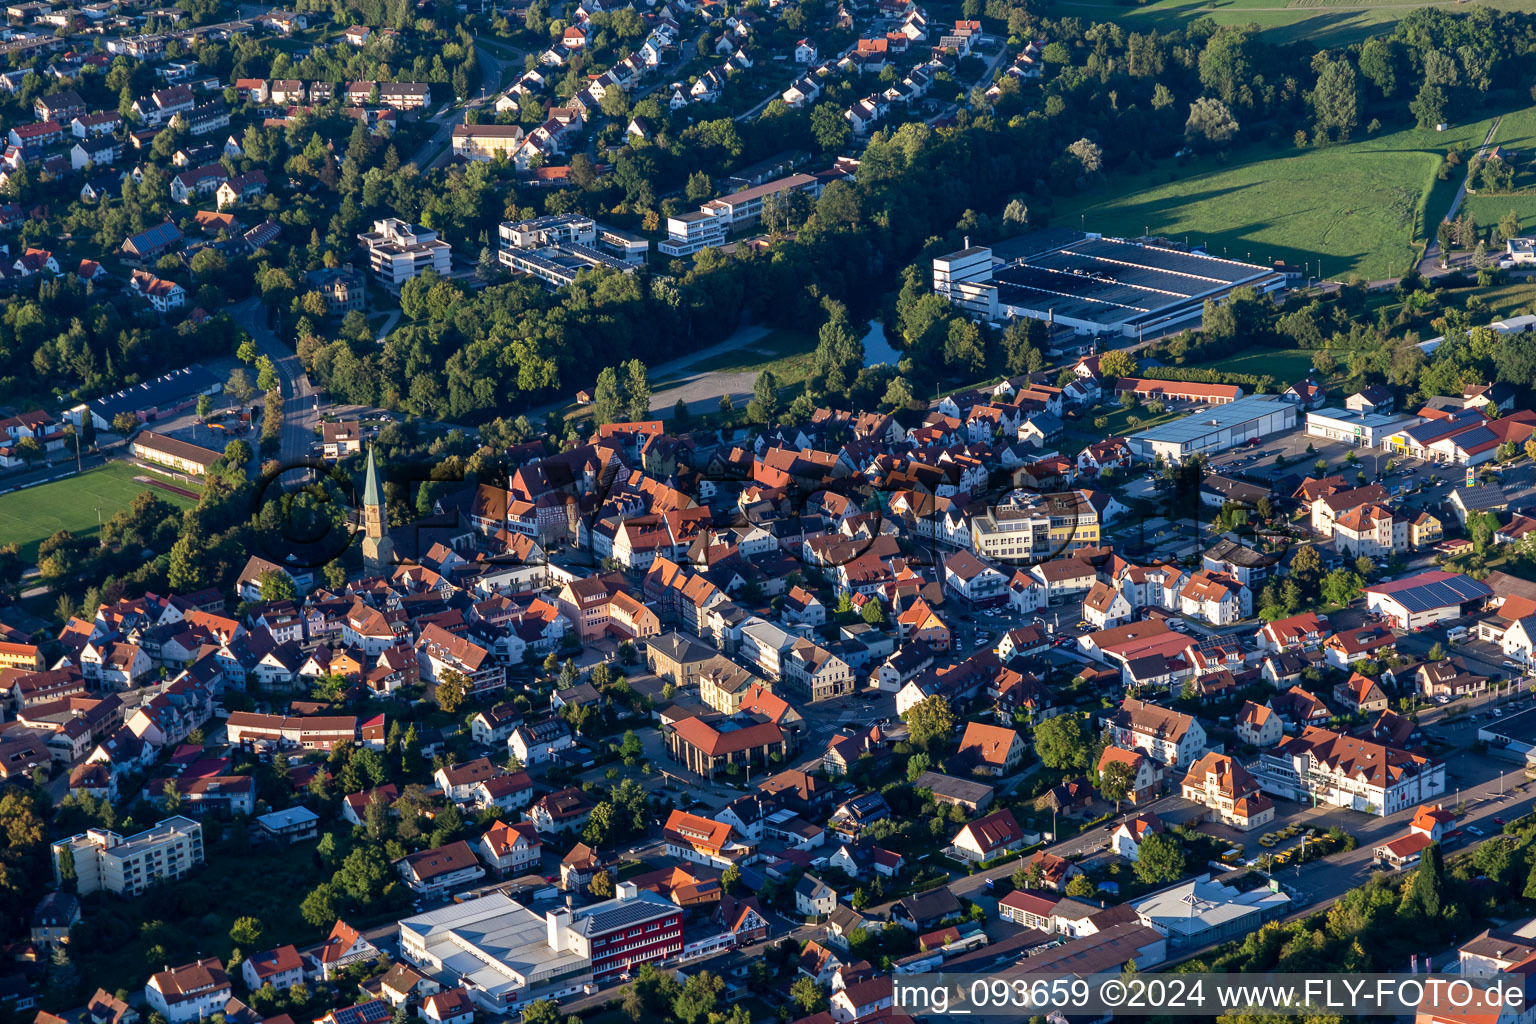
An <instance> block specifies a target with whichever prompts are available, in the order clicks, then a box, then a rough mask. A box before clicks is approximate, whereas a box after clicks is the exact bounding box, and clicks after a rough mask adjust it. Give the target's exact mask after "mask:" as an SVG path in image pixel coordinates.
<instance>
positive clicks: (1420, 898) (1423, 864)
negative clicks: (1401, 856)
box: [1403, 843, 1445, 921]
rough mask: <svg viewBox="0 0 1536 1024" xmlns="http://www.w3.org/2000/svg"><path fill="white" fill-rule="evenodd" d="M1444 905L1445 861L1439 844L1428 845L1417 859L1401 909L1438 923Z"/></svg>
mask: <svg viewBox="0 0 1536 1024" xmlns="http://www.w3.org/2000/svg"><path fill="white" fill-rule="evenodd" d="M1444 905H1445V859H1444V857H1443V856H1442V855H1441V853H1440V844H1439V843H1430V844H1429V847H1428V848H1427V849H1425V851H1424V854H1423V856H1422V857H1421V858H1420V859H1419V867H1418V870H1417V871H1415V872H1414V873H1413V883H1412V884H1411V885H1409V887H1408V898H1407V899H1405V900H1404V901H1403V909H1404V910H1407V911H1408V912H1409V913H1410V914H1412V915H1413V916H1416V917H1418V918H1420V919H1421V920H1424V921H1439V919H1440V911H1441V908H1442V907H1444Z"/></svg>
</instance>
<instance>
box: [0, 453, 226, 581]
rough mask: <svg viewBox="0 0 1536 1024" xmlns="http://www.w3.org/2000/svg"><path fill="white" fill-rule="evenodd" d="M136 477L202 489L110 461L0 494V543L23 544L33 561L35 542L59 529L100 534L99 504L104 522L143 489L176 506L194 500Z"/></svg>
mask: <svg viewBox="0 0 1536 1024" xmlns="http://www.w3.org/2000/svg"><path fill="white" fill-rule="evenodd" d="M135 476H145V477H154V478H156V479H165V482H166V483H168V484H170V485H172V486H174V487H179V488H181V489H183V490H192V491H195V490H198V489H199V488H198V486H197V485H196V484H190V485H189V484H187V483H184V482H183V481H180V480H171V479H169V478H160V477H157V476H156V474H154V473H151V472H149V471H148V470H143V469H139V468H137V467H135V466H131V465H129V464H128V463H126V462H109V463H107V464H106V465H105V466H99V467H97V468H96V469H91V470H87V471H86V472H84V473H82V474H80V475H79V476H72V477H69V478H67V479H64V480H55V481H54V482H53V483H49V484H43V485H42V486H40V487H29V488H27V489H26V490H24V491H15V492H13V493H11V494H6V495H0V544H12V543H15V544H20V545H21V554H22V557H23V558H24V559H26V560H27V562H29V563H30V562H31V561H32V560H33V559H35V558H36V557H37V546H38V545H39V544H40V543H42V542H43V541H44V540H46V539H47V538H49V537H51V536H53V535H54V534H55V533H57V532H58V531H60V530H69V531H71V532H73V533H74V534H75V535H76V536H79V537H94V536H96V532H97V527H96V510H97V509H98V508H99V509H101V521H102V522H106V521H107V520H108V519H111V518H112V516H113V515H115V514H116V513H118V512H120V511H121V510H123V509H125V508H127V507H128V506H129V505H130V504H131V503H132V502H133V499H134V498H136V497H138V495H139V494H140V492H142V491H150V490H152V491H154V492H155V494H156V496H158V497H160V498H162V499H164V500H166V501H168V502H170V503H171V504H173V505H179V506H181V507H183V508H190V507H192V505H193V502H192V500H191V499H189V498H186V497H183V496H182V495H180V494H176V493H174V492H172V491H168V490H165V489H164V488H160V487H151V486H150V485H149V484H147V483H143V482H140V481H136V480H134V479H133V478H134V477H135Z"/></svg>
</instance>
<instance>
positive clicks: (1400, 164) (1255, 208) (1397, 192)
mask: <svg viewBox="0 0 1536 1024" xmlns="http://www.w3.org/2000/svg"><path fill="white" fill-rule="evenodd" d="M1524 114H1525V112H1523V111H1522V112H1521V113H1520V114H1518V115H1516V120H1517V122H1518V123H1520V124H1522V125H1523V123H1524V122H1523V118H1524ZM1491 123H1492V119H1491V118H1487V119H1483V120H1480V121H1475V122H1472V123H1470V124H1464V125H1454V126H1452V127H1451V128H1449V129H1447V130H1446V131H1443V132H1436V131H1434V130H1432V129H1427V128H1425V129H1419V128H1411V129H1406V130H1404V131H1398V132H1392V133H1390V134H1386V135H1378V136H1374V137H1372V136H1364V135H1362V136H1361V137H1359V138H1357V139H1356V140H1354V141H1352V142H1349V143H1347V144H1344V145H1335V146H1328V147H1325V148H1323V149H1313V148H1307V149H1296V148H1295V147H1294V146H1292V145H1291V144H1289V142H1286V143H1284V144H1282V145H1280V146H1278V147H1272V146H1269V145H1255V146H1250V147H1247V148H1245V149H1243V150H1241V151H1240V152H1238V153H1236V154H1233V155H1232V156H1231V157H1230V158H1229V160H1228V162H1227V163H1222V162H1220V161H1219V160H1217V159H1215V158H1214V157H1207V158H1203V159H1200V160H1197V161H1194V162H1192V163H1190V164H1187V165H1185V166H1183V167H1178V166H1175V165H1174V163H1173V161H1171V160H1168V161H1164V162H1162V163H1161V164H1160V165H1159V166H1158V167H1157V168H1155V169H1154V170H1152V171H1150V172H1148V173H1146V174H1143V175H1139V176H1136V177H1132V178H1126V177H1118V176H1117V177H1116V178H1114V179H1113V180H1112V183H1106V184H1105V185H1103V186H1101V187H1099V188H1097V189H1094V190H1090V191H1088V192H1086V193H1084V194H1083V195H1080V196H1075V197H1073V198H1071V199H1068V200H1065V201H1064V202H1062V203H1061V204H1059V205H1058V207H1057V208H1056V211H1055V212H1054V214H1053V216H1052V218H1051V223H1052V225H1054V226H1057V227H1071V228H1076V227H1079V226H1082V227H1085V228H1086V229H1088V230H1089V231H1100V232H1103V233H1104V234H1107V235H1117V236H1122V237H1134V236H1137V235H1140V234H1142V233H1144V232H1151V233H1152V234H1161V235H1166V236H1168V237H1170V238H1176V239H1180V240H1183V239H1186V238H1187V239H1188V240H1189V241H1190V243H1191V244H1194V243H1197V242H1204V243H1205V244H1206V246H1207V247H1208V249H1209V251H1210V253H1211V254H1212V255H1215V256H1221V255H1226V256H1230V257H1231V258H1233V259H1239V260H1252V261H1253V262H1256V263H1268V262H1270V261H1273V260H1285V261H1287V262H1289V263H1294V264H1296V265H1297V266H1301V265H1302V264H1305V263H1310V264H1311V267H1310V268H1309V272H1310V273H1312V274H1314V275H1315V274H1316V269H1315V268H1316V267H1317V266H1318V261H1319V258H1321V266H1322V275H1321V276H1323V277H1325V278H1334V279H1342V278H1346V277H1348V276H1349V275H1350V274H1352V273H1357V274H1360V275H1361V276H1362V277H1364V278H1366V279H1367V280H1383V279H1387V278H1394V277H1400V276H1401V275H1402V274H1403V273H1404V272H1406V271H1407V270H1408V269H1409V267H1411V266H1412V265H1413V262H1414V259H1415V258H1416V257H1417V255H1418V254H1419V251H1420V250H1419V243H1421V242H1422V241H1423V240H1424V238H1425V235H1426V231H1425V228H1424V225H1425V221H1426V218H1427V217H1428V218H1432V217H1433V216H1434V210H1435V206H1436V205H1437V204H1436V202H1435V200H1437V199H1438V200H1439V201H1440V208H1441V209H1442V210H1443V209H1444V207H1445V206H1449V204H1450V197H1451V195H1453V194H1454V192H1455V186H1454V184H1449V185H1447V184H1446V183H1440V182H1437V180H1436V177H1435V172H1436V170H1437V169H1438V167H1439V165H1440V162H1441V159H1442V154H1443V153H1444V152H1445V151H1446V150H1447V149H1449V148H1451V147H1453V146H1454V147H1458V148H1461V149H1463V150H1466V151H1471V150H1473V149H1475V148H1476V147H1477V145H1478V144H1480V143H1481V142H1482V141H1483V139H1484V137H1485V136H1486V135H1487V133H1488V128H1489V125H1490V124H1491ZM1520 134H1523V131H1522V132H1521V133H1520ZM1501 136H1502V132H1501ZM1437 185H1440V186H1441V187H1440V188H1436V186H1437ZM1442 193H1444V194H1443V195H1442Z"/></svg>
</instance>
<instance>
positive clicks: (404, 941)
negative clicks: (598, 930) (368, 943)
mask: <svg viewBox="0 0 1536 1024" xmlns="http://www.w3.org/2000/svg"><path fill="white" fill-rule="evenodd" d="M553 931H554V927H553V926H552V925H551V924H550V922H549V921H548V920H547V919H546V918H544V917H541V916H540V915H538V914H535V913H534V912H533V911H531V910H528V909H526V908H524V907H522V906H520V905H518V904H517V903H516V902H514V901H513V900H511V899H509V898H507V897H506V896H502V895H500V894H497V895H494V896H483V897H481V898H480V899H475V900H468V901H466V902H464V903H458V904H454V905H452V906H447V907H443V908H442V909H441V910H433V911H431V912H429V913H426V914H419V915H417V916H416V917H408V918H406V919H405V920H403V921H401V922H400V955H401V956H402V957H404V958H405V960H407V961H408V962H410V963H411V964H413V965H415V966H416V967H418V968H422V969H424V970H426V971H427V972H428V973H430V974H432V975H433V976H435V977H439V978H443V977H444V976H446V978H445V979H444V980H447V981H451V982H453V983H454V984H458V985H462V986H464V989H465V991H466V992H468V993H469V997H470V999H472V1000H474V1001H475V1003H476V1004H478V1005H479V1006H481V1007H483V1008H484V1009H485V1010H486V1011H487V1012H489V1013H495V1014H502V1013H506V1012H507V1011H509V1010H512V1009H514V1008H516V1007H518V1006H520V1005H522V1004H523V1003H525V1002H530V1001H532V1000H534V999H538V998H543V997H551V998H553V997H558V996H561V995H567V994H570V993H574V992H580V991H582V989H583V988H584V987H585V986H587V985H590V984H591V982H592V961H591V959H590V958H589V957H588V956H587V955H586V954H585V953H583V952H582V951H581V950H580V949H577V948H566V947H563V946H560V945H551V943H550V942H549V937H550V935H551V933H552V932H553Z"/></svg>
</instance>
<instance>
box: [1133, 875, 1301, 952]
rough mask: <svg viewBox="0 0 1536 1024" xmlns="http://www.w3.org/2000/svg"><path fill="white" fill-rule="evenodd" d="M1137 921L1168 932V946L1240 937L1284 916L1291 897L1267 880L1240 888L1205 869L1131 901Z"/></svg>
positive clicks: (1183, 945)
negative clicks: (1256, 885) (1258, 886)
mask: <svg viewBox="0 0 1536 1024" xmlns="http://www.w3.org/2000/svg"><path fill="white" fill-rule="evenodd" d="M1131 909H1133V910H1135V911H1136V916H1137V917H1139V918H1141V923H1142V924H1145V925H1148V926H1150V927H1153V928H1156V929H1157V930H1158V931H1160V932H1162V933H1164V934H1165V935H1167V936H1168V945H1169V946H1170V947H1172V948H1174V949H1192V948H1194V947H1196V946H1204V945H1208V944H1209V943H1212V942H1225V941H1227V940H1229V939H1237V938H1241V937H1242V936H1244V935H1247V934H1248V933H1249V932H1251V931H1255V930H1256V929H1257V928H1258V927H1259V925H1261V924H1263V923H1264V922H1266V921H1273V920H1275V919H1276V918H1280V917H1284V916H1285V915H1286V914H1287V913H1289V912H1290V910H1291V898H1290V897H1289V896H1287V895H1286V894H1285V893H1283V892H1280V891H1278V889H1271V888H1269V887H1268V886H1263V887H1260V888H1255V889H1249V890H1247V891H1240V890H1238V889H1236V888H1234V887H1233V886H1230V885H1226V884H1224V883H1222V882H1217V881H1213V880H1212V879H1211V875H1210V872H1206V873H1205V874H1203V875H1199V876H1197V877H1195V878H1192V879H1190V880H1189V881H1187V882H1180V883H1179V884H1177V885H1175V886H1172V887H1170V888H1167V889H1163V890H1161V891H1160V892H1154V893H1152V894H1150V895H1147V896H1143V897H1142V898H1141V899H1139V900H1137V901H1136V902H1134V903H1132V904H1131Z"/></svg>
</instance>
